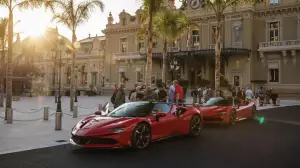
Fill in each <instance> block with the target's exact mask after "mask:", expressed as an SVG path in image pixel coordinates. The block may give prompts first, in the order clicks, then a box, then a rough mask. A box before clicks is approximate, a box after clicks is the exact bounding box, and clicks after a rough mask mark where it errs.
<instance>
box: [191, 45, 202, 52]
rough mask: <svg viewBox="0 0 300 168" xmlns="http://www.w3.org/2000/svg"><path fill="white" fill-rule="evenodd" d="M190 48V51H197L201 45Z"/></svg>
mask: <svg viewBox="0 0 300 168" xmlns="http://www.w3.org/2000/svg"><path fill="white" fill-rule="evenodd" d="M189 50H190V51H197V50H200V47H199V46H191V47H189Z"/></svg>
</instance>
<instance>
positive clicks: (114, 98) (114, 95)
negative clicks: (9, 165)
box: [110, 92, 117, 104]
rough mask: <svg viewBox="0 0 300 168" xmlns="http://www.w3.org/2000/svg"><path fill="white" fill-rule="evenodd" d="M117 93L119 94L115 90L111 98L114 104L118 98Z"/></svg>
mask: <svg viewBox="0 0 300 168" xmlns="http://www.w3.org/2000/svg"><path fill="white" fill-rule="evenodd" d="M116 95H117V93H116V92H114V94H113V95H112V96H111V98H110V101H111V103H112V104H114V103H115V100H116Z"/></svg>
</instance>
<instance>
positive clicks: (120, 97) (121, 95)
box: [114, 84, 125, 108]
mask: <svg viewBox="0 0 300 168" xmlns="http://www.w3.org/2000/svg"><path fill="white" fill-rule="evenodd" d="M124 89H125V84H121V86H120V88H119V89H118V92H117V95H116V99H115V102H114V108H117V107H119V106H120V105H122V104H124V103H125V90H124Z"/></svg>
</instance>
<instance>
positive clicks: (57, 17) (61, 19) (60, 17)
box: [52, 13, 73, 30]
mask: <svg viewBox="0 0 300 168" xmlns="http://www.w3.org/2000/svg"><path fill="white" fill-rule="evenodd" d="M69 18H70V17H69V15H64V13H62V14H54V15H53V17H52V21H56V22H57V23H61V24H63V25H65V26H67V27H68V28H69V29H71V30H72V29H73V24H72V22H71V20H70V19H69Z"/></svg>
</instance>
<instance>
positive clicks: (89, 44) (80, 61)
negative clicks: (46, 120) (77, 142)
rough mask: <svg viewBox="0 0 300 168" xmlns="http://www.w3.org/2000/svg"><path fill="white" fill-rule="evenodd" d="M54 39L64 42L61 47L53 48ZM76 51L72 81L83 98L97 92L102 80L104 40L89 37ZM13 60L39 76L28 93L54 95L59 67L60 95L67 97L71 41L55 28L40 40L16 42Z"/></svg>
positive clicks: (80, 43)
mask: <svg viewBox="0 0 300 168" xmlns="http://www.w3.org/2000/svg"><path fill="white" fill-rule="evenodd" d="M57 39H63V41H64V43H63V44H59V45H55V44H57ZM76 47H77V50H76V57H75V58H76V60H75V81H76V90H77V92H78V94H81V95H84V94H86V91H87V90H90V89H93V90H96V91H100V88H103V84H104V80H105V78H104V72H105V70H104V59H105V37H104V36H98V35H96V36H94V37H91V36H90V35H89V36H88V37H87V38H85V39H83V40H80V41H78V43H77V44H76ZM14 60H18V63H26V62H28V63H29V62H31V63H33V65H34V66H35V67H36V68H38V69H39V71H40V74H41V75H40V76H39V77H37V78H36V77H35V78H34V80H33V81H32V87H31V92H33V93H37V92H43V93H44V94H47V95H54V92H55V91H57V88H58V85H59V82H58V81H59V80H58V79H59V65H61V90H62V92H63V94H65V95H68V94H69V90H70V84H71V66H72V52H71V41H69V40H68V39H67V38H65V37H63V36H61V35H60V34H59V33H58V30H57V28H56V29H52V28H49V29H48V30H47V31H46V32H45V34H44V35H43V36H41V37H27V38H25V39H23V40H22V41H21V40H20V39H19V38H18V39H17V40H16V42H14ZM60 60H61V61H60ZM28 78H30V77H28ZM37 94H38V93H37Z"/></svg>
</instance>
